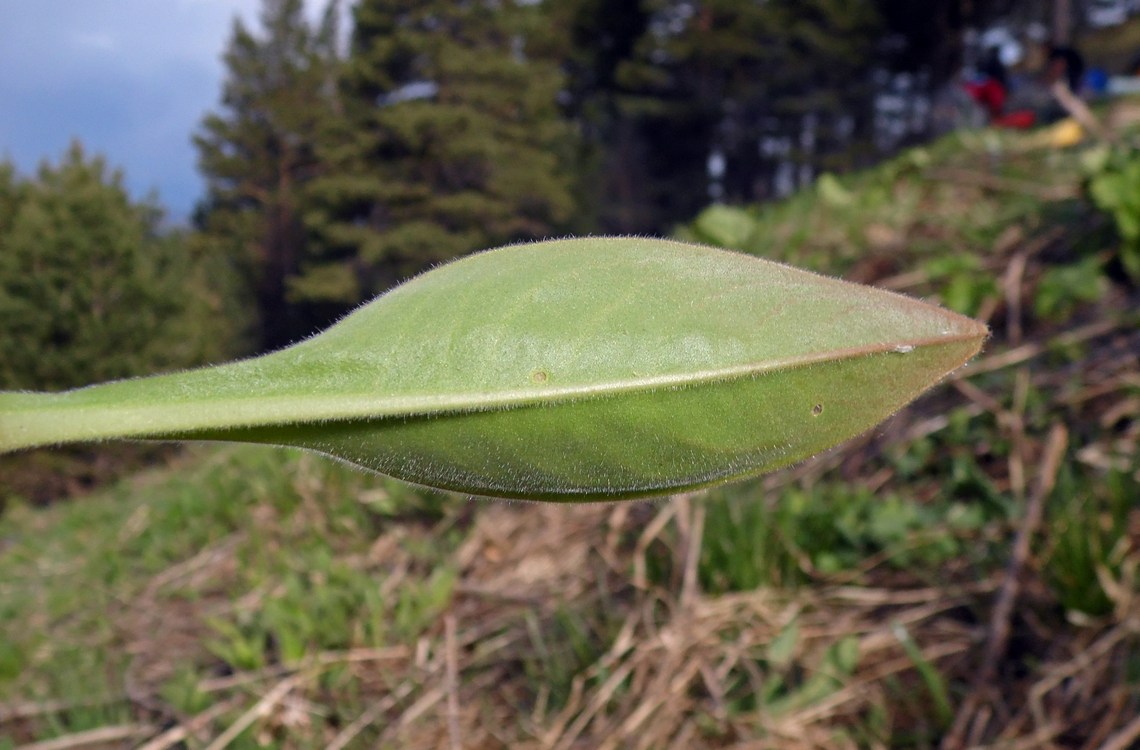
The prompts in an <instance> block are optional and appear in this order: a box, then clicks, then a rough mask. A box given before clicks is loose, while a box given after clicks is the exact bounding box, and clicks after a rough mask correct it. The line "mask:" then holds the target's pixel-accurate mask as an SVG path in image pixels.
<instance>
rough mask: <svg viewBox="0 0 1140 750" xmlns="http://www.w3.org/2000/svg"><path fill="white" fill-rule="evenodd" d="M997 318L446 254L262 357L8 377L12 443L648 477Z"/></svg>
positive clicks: (942, 354)
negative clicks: (179, 448) (302, 454)
mask: <svg viewBox="0 0 1140 750" xmlns="http://www.w3.org/2000/svg"><path fill="white" fill-rule="evenodd" d="M986 335H987V331H986V328H985V326H983V325H982V324H980V323H977V322H975V321H973V320H970V319H969V318H965V317H963V316H961V315H958V314H955V313H952V312H949V311H946V310H944V309H941V308H938V307H935V306H932V305H929V304H926V303H923V302H920V301H917V300H914V299H910V298H907V297H903V296H900V295H897V294H893V293H890V292H885V291H881V290H878V289H873V288H870V287H863V286H858V285H855V284H850V283H847V282H843V281H839V280H836V279H829V278H826V277H823V276H818V275H816V274H812V273H808V272H806V271H801V270H798V269H795V268H791V267H788V266H784V265H779V264H776V263H771V262H768V261H764V260H759V259H757V258H754V257H751V256H746V255H741V254H737V253H731V252H726V251H722V250H715V249H712V248H708V247H702V246H697V245H688V244H682V243H677V242H670V241H665V240H653V239H632V238H594V239H576V240H559V241H552V242H541V243H536V244H529V245H517V246H511V247H505V248H500V249H497V250H493V251H489V252H484V253H480V254H477V255H472V256H469V257H467V258H464V259H462V260H459V261H457V262H454V263H451V264H448V265H445V266H442V267H440V268H437V269H435V270H433V271H431V272H429V273H426V274H424V275H422V276H420V277H418V278H415V279H413V280H411V281H409V282H407V283H405V284H403V285H402V286H399V287H397V288H395V289H393V290H392V291H390V292H388V293H387V294H385V295H383V296H381V297H379V298H377V299H376V300H374V301H373V302H371V303H370V304H368V305H365V306H364V307H361V308H360V309H358V310H357V311H356V312H354V313H352V314H351V315H349V316H347V317H346V318H344V319H343V320H341V321H340V322H339V323H337V324H336V325H334V326H332V327H331V328H329V329H328V330H327V331H325V332H324V333H322V334H320V335H318V336H315V337H313V338H310V339H308V340H306V341H303V342H301V343H299V344H296V345H294V346H291V347H288V348H286V349H283V350H281V351H278V352H274V353H271V354H267V355H264V356H261V357H256V358H253V359H248V360H244V361H240V362H234V363H231V364H226V365H221V366H217V367H211V368H204V369H199V370H191V371H187V372H181V373H173V374H167V375H158V376H153V377H148V378H139V379H134V380H123V381H117V382H112V383H106V384H103V385H96V386H91V387H88V388H82V389H78V390H73V391H67V392H63V393H0V451H11V450H16V449H20V448H28V447H33V446H42V445H50V444H56V443H65V442H75V441H86V440H103V439H108V438H141V439H154V440H222V441H243V442H255V443H267V444H274V445H291V446H300V447H303V448H307V449H310V450H313V451H317V452H320V453H325V454H328V455H330V456H334V457H337V458H340V459H342V460H345V461H348V462H351V463H354V464H358V465H360V466H363V467H366V468H368V469H373V470H375V471H379V472H382V473H385V474H390V475H392V476H395V477H399V478H401V479H405V480H408V481H412V482H417V483H420V484H424V485H429V486H433V487H439V488H444V489H450V490H458V491H462V492H469V493H472V494H477V495H489V496H499V497H518V498H532V499H543V500H566V501H585V500H607V499H622V498H634V497H644V496H652V495H660V494H666V493H670V492H676V491H680V490H686V489H691V488H696V487H702V486H706V485H711V484H716V483H719V482H722V481H726V480H730V479H735V478H739V477H745V476H749V475H755V474H759V473H762V472H765V471H770V470H773V469H776V468H779V467H781V466H785V465H788V464H790V463H793V462H795V461H799V460H801V459H803V458H806V457H808V456H810V455H812V454H814V453H817V452H819V451H821V450H824V449H826V448H829V447H831V446H833V445H836V444H838V443H840V442H842V441H844V440H846V439H848V438H850V437H853V436H855V435H858V434H860V433H862V432H864V431H866V430H868V429H870V428H871V427H873V426H874V425H875V424H877V423H878V422H880V421H881V420H883V419H885V418H886V417H887V416H889V415H890V414H891V413H893V412H894V411H896V410H897V409H899V408H900V407H901V406H903V405H904V404H906V403H907V402H909V401H911V400H912V399H914V398H915V397H916V396H918V395H919V394H920V393H922V391H924V390H926V389H927V388H929V387H930V386H932V385H933V384H935V383H937V382H938V381H939V380H940V379H941V378H943V377H944V376H945V375H946V374H947V373H949V372H951V371H952V370H954V369H956V368H957V367H959V366H961V365H962V364H963V363H964V362H966V360H968V359H969V358H970V357H972V356H973V355H974V354H976V353H977V352H978V350H979V348H980V347H981V345H982V342H983V341H984V339H985V337H986Z"/></svg>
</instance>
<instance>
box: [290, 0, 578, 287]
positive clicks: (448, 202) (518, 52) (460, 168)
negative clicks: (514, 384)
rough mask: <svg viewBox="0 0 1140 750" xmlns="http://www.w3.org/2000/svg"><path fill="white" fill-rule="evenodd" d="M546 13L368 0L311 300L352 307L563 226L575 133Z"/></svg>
mask: <svg viewBox="0 0 1140 750" xmlns="http://www.w3.org/2000/svg"><path fill="white" fill-rule="evenodd" d="M541 14H542V8H541V7H540V6H536V5H534V4H533V3H522V2H517V1H516V0H501V1H496V2H493V1H492V0H472V1H471V2H462V3H457V2H453V1H452V0H426V1H425V2H418V3H408V2H401V1H398V0H361V2H360V3H359V4H358V5H357V6H356V8H355V14H354V17H355V25H354V29H353V35H352V44H351V51H350V55H349V59H348V62H347V65H346V68H345V72H344V77H343V80H342V86H341V97H342V99H341V101H342V104H343V108H344V109H343V117H341V118H340V119H339V120H338V121H337V122H336V123H334V125H333V127H332V128H331V129H330V130H329V131H328V132H327V133H326V134H325V137H324V139H323V140H322V159H323V161H324V164H325V172H324V174H323V175H322V177H321V179H319V180H318V181H317V182H316V183H314V185H313V190H312V194H311V195H312V206H313V208H312V210H311V212H310V213H309V220H310V221H309V226H310V228H311V229H312V231H313V233H314V235H315V237H316V238H317V239H318V245H317V247H316V251H315V252H314V253H313V254H312V255H310V256H309V261H308V263H307V264H306V266H305V268H304V271H303V273H302V275H301V276H300V277H299V278H298V279H297V280H296V282H295V283H294V284H293V285H292V290H293V292H294V293H295V294H296V295H297V297H298V298H299V299H305V300H311V301H321V302H325V303H328V304H329V305H331V306H337V305H339V306H341V307H342V308H343V307H344V306H347V305H351V304H353V303H356V302H358V301H360V300H361V299H364V298H366V297H368V296H370V295H372V294H375V293H378V292H380V291H382V290H383V289H385V288H386V287H388V286H390V285H392V284H393V283H395V282H397V281H399V280H401V279H403V278H406V277H407V276H409V275H411V274H414V273H416V272H418V271H420V270H422V269H424V268H426V267H428V266H430V265H432V264H435V263H438V262H440V261H443V260H446V259H448V258H452V257H455V256H457V255H461V254H464V253H468V252H472V251H475V250H479V249H482V248H486V247H492V246H495V245H499V244H503V243H507V242H512V241H518V240H527V239H533V238H542V237H545V236H549V235H551V234H554V233H557V232H558V231H560V230H562V231H564V229H563V228H564V227H565V226H566V225H567V222H568V221H569V220H570V219H571V217H572V216H573V213H574V203H573V199H572V189H571V185H572V182H573V175H572V171H571V169H570V168H569V164H568V161H569V159H568V158H567V157H568V156H569V155H571V154H572V153H573V150H572V148H573V147H572V144H573V138H574V135H573V130H572V129H571V127H570V126H569V124H568V123H567V122H566V121H565V120H564V118H563V117H562V116H561V113H560V112H559V109H558V104H557V97H558V95H559V92H560V90H561V88H562V86H563V78H562V73H561V71H560V69H559V61H558V60H556V59H551V58H550V57H548V56H547V55H546V50H545V48H544V47H543V45H542V44H541V42H542V41H543V38H544V34H545V33H547V32H545V31H544V30H543V28H542V16H541Z"/></svg>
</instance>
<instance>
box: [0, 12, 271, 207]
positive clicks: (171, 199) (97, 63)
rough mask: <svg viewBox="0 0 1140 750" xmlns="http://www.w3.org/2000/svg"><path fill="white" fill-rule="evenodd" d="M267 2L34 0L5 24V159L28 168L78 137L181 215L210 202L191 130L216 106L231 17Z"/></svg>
mask: <svg viewBox="0 0 1140 750" xmlns="http://www.w3.org/2000/svg"><path fill="white" fill-rule="evenodd" d="M259 8H260V0H167V1H164V2H156V1H155V0H86V1H85V2H75V1H74V0H37V2H34V3H5V9H4V22H3V23H2V24H0V101H2V102H4V105H3V106H2V107H0V156H3V157H6V158H10V159H12V160H13V161H15V163H16V165H17V167H18V168H19V169H20V170H21V171H23V172H30V171H32V170H34V169H35V167H36V165H37V164H38V163H39V162H40V161H41V160H43V159H49V160H52V161H55V160H57V159H58V158H59V156H60V155H61V154H62V153H63V151H64V150H65V149H66V148H67V145H68V143H69V142H70V141H71V140H72V139H73V138H78V139H80V140H81V141H82V142H83V144H84V146H85V147H86V148H87V150H88V151H89V152H98V153H102V154H103V155H105V156H106V157H107V159H108V161H109V162H110V164H112V165H113V166H116V167H122V168H123V169H124V170H125V172H126V178H127V184H128V186H129V187H130V188H131V190H132V193H134V194H135V195H136V196H142V195H145V194H146V193H147V192H149V191H150V190H152V189H156V188H157V189H158V191H159V194H160V199H161V200H162V201H163V202H164V203H165V204H166V205H168V206H169V207H170V208H171V209H172V212H173V213H174V215H175V216H176V217H177V218H185V217H186V216H187V215H188V214H189V212H190V210H191V208H192V207H193V204H194V202H195V201H196V200H197V198H198V197H199V196H200V194H201V190H202V185H201V179H200V178H199V177H198V175H197V173H196V170H195V159H196V154H195V153H194V151H193V147H192V146H191V143H190V137H191V134H192V133H193V132H194V130H195V129H196V128H197V126H198V122H199V121H200V119H201V118H202V116H203V115H204V114H205V113H206V112H207V111H208V110H210V109H212V108H214V107H215V106H216V105H217V102H218V99H219V96H220V93H221V84H222V77H223V75H224V68H223V63H222V53H223V51H224V49H225V46H226V43H227V41H228V39H229V36H230V31H231V28H232V23H233V19H234V17H235V16H237V15H240V16H241V17H242V18H243V19H246V20H247V21H248V22H249V23H251V24H256V19H257V14H258V11H259Z"/></svg>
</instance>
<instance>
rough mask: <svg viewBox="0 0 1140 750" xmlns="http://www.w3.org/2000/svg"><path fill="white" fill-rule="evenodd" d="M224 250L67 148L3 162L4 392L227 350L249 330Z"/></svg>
mask: <svg viewBox="0 0 1140 750" xmlns="http://www.w3.org/2000/svg"><path fill="white" fill-rule="evenodd" d="M237 289H238V287H237V284H236V282H235V279H234V273H233V271H232V270H231V268H230V267H229V263H228V260H227V259H226V257H225V256H224V255H223V254H222V253H220V252H218V251H217V248H215V247H213V246H211V245H210V244H209V243H207V242H205V241H203V240H202V239H201V238H197V237H193V236H188V235H186V234H184V233H180V232H172V231H165V230H164V229H163V227H162V213H161V211H160V210H159V209H158V208H157V207H156V206H155V205H154V204H152V203H134V202H132V201H131V199H130V198H129V196H128V195H127V192H126V189H125V187H124V186H123V183H122V175H121V174H119V173H118V172H113V171H111V170H109V169H108V167H107V165H106V163H105V162H104V161H103V159H101V158H99V157H91V158H88V157H87V156H86V155H85V154H84V152H83V148H82V146H81V145H79V144H78V143H75V144H73V145H72V146H71V148H70V149H69V150H68V151H67V153H66V154H65V155H64V156H63V158H62V159H61V161H60V162H59V164H58V165H51V164H44V165H43V166H41V167H40V169H39V171H38V173H37V174H36V175H35V176H34V177H30V178H21V177H19V176H17V175H16V174H15V171H14V169H13V168H12V167H11V166H10V165H4V166H0V319H3V320H4V326H3V327H2V328H0V351H3V352H4V356H3V357H2V358H0V387H3V388H7V389H17V388H34V389H41V390H53V389H64V388H70V387H76V386H80V385H86V384H89V383H92V382H95V381H102V380H111V379H115V378H123V377H128V376H130V375H139V374H144V373H151V372H156V371H161V370H172V369H176V368H181V367H187V366H190V365H195V364H200V363H203V362H210V361H219V360H224V359H227V358H229V357H231V356H232V355H233V354H234V353H235V352H236V351H237V350H239V348H240V346H241V342H242V335H243V334H244V333H245V331H246V327H245V324H244V321H245V317H244V313H243V312H242V306H241V305H239V304H237V300H238V299H239V296H238V294H237Z"/></svg>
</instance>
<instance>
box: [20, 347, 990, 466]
mask: <svg viewBox="0 0 1140 750" xmlns="http://www.w3.org/2000/svg"><path fill="white" fill-rule="evenodd" d="M982 338H983V336H980V335H978V334H973V333H972V334H965V333H963V334H956V335H955V334H951V335H945V336H938V337H932V338H926V339H915V340H909V341H894V342H891V343H884V344H873V345H867V346H861V347H852V348H848V349H838V350H831V351H827V352H819V353H813V354H805V355H800V356H796V357H788V358H785V359H777V360H768V361H765V362H758V363H747V364H741V365H734V366H731V367H723V368H714V369H709V370H695V371H692V372H685V373H673V374H667V375H657V376H648V377H641V378H634V379H629V380H620V381H611V382H604V383H597V384H593V385H579V386H565V387H533V388H526V389H513V390H503V391H495V392H492V393H471V392H468V393H456V394H444V395H425V396H398V397H392V396H387V397H385V396H379V397H377V396H376V395H374V394H362V393H353V394H345V395H338V396H313V397H305V398H300V399H299V398H297V397H294V396H289V397H281V396H277V397H266V396H259V395H257V394H251V395H249V396H243V397H240V398H228V399H224V400H211V399H208V398H203V399H197V400H194V401H189V402H185V401H172V402H170V403H165V404H147V405H141V406H140V405H132V404H130V403H119V404H108V405H103V404H83V403H73V402H66V401H62V400H55V399H54V398H53V397H56V396H62V395H63V394H54V393H45V394H21V395H32V396H34V397H36V398H35V402H36V403H35V404H33V405H32V406H30V407H25V408H22V409H19V410H9V411H0V453H2V452H7V451H13V450H19V449H23V448H33V447H38V446H44V445H52V444H58V443H70V442H84V441H91V440H103V439H114V438H163V437H176V436H190V435H192V434H193V433H197V432H221V431H226V430H240V429H244V428H254V427H268V426H273V425H285V424H291V425H296V424H316V423H321V422H343V421H351V420H357V419H392V418H399V417H427V416H433V415H439V414H447V413H459V412H477V411H493V410H501V409H511V408H519V407H526V406H532V405H538V404H543V405H547V404H554V403H565V402H570V401H578V400H583V399H591V398H602V397H606V396H613V395H619V394H622V393H629V392H633V391H642V390H644V391H647V392H648V391H654V390H664V389H672V388H685V387H692V386H698V385H703V384H707V383H716V382H725V381H731V380H736V379H740V378H745V377H754V376H757V375H765V374H770V373H773V372H778V371H781V370H789V369H793V368H797V367H804V366H808V365H813V364H819V363H822V362H838V361H842V360H846V359H853V358H857V357H863V356H871V355H876V354H884V353H897V354H898V355H899V356H907V354H908V353H910V352H911V351H915V350H918V349H920V348H924V347H931V346H940V345H951V344H956V343H962V342H965V341H969V340H973V339H976V340H978V342H979V347H980V344H981V341H982ZM155 377H163V376H161V375H159V376H155ZM94 387H95V388H98V386H94ZM0 395H3V394H2V393H0ZM40 396H43V398H44V402H43V403H42V405H40V404H39V398H38V397H40ZM45 417H51V418H49V419H48V420H47V422H48V423H47V424H44V423H43V420H44V418H45ZM61 418H65V422H66V423H65V424H60V423H59V422H60V419H61Z"/></svg>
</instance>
